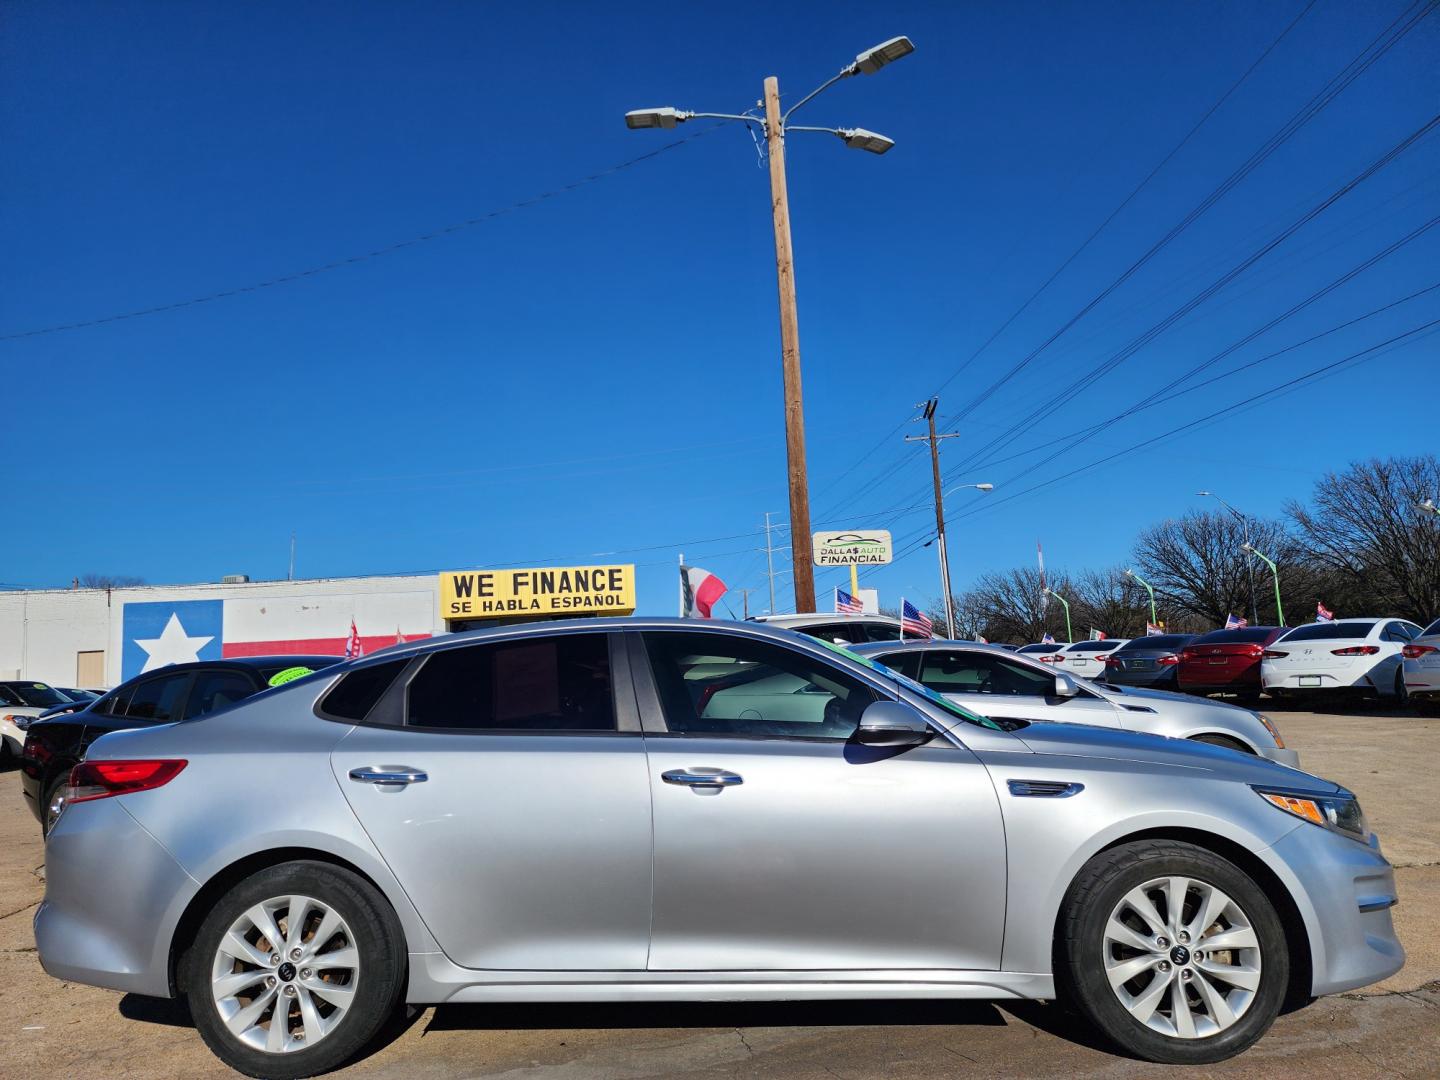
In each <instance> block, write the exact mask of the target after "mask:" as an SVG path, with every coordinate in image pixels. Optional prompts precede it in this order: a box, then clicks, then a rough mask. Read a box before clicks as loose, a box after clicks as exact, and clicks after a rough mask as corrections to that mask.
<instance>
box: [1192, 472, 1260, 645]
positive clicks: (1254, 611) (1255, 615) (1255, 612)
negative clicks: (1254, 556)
mask: <svg viewBox="0 0 1440 1080" xmlns="http://www.w3.org/2000/svg"><path fill="white" fill-rule="evenodd" d="M1195 494H1196V495H1207V496H1209V497H1210V498H1212V499H1214V500H1215V501H1216V502H1218V503H1219V504H1220V505H1221V506H1223V507H1224V508H1225V509H1226V510H1229V511H1230V513H1232V514H1234V515H1235V516H1236V518H1238V519H1239V521H1240V524H1241V525H1243V526H1244V527H1245V543H1247V544H1248V543H1250V519H1249V518H1248V517H1246V516H1245V515H1244V514H1242V513H1241V512H1240V511H1239V510H1236V509H1235V508H1234V507H1233V506H1231V505H1230V504H1229V503H1227V502H1226V501H1225V500H1224V499H1222V498H1220V496H1219V495H1216V494H1215V493H1214V492H1213V491H1197V492H1196V493H1195ZM1245 569H1246V570H1247V571H1248V573H1249V575H1250V618H1252V619H1254V620H1255V625H1256V626H1259V625H1260V609H1259V608H1258V607H1257V606H1256V601H1255V564H1254V563H1253V562H1251V561H1249V560H1248V559H1247V560H1246V561H1245Z"/></svg>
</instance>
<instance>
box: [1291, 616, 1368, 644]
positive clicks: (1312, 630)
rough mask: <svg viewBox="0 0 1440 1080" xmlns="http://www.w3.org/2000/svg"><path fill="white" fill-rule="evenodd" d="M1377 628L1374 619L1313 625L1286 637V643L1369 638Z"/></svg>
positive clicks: (1301, 628) (1293, 631)
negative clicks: (1371, 632)
mask: <svg viewBox="0 0 1440 1080" xmlns="http://www.w3.org/2000/svg"><path fill="white" fill-rule="evenodd" d="M1374 628H1375V620H1374V619H1366V620H1364V621H1363V622H1362V621H1360V620H1351V621H1349V622H1322V623H1311V624H1310V625H1309V626H1299V627H1296V628H1295V629H1294V630H1291V631H1290V633H1288V634H1286V635H1285V640H1286V641H1337V640H1340V639H1342V638H1363V637H1369V636H1370V631H1371V630H1373V629H1374Z"/></svg>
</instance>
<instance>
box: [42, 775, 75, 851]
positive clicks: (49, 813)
mask: <svg viewBox="0 0 1440 1080" xmlns="http://www.w3.org/2000/svg"><path fill="white" fill-rule="evenodd" d="M69 782H70V774H69V773H62V774H61V775H60V776H57V777H56V778H55V779H54V780H51V781H50V783H49V785H48V786H47V787H46V788H45V794H44V796H43V800H42V802H41V803H40V808H41V809H40V835H41V836H42V837H46V836H49V835H50V830H51V829H53V828H55V822H57V821H59V820H60V811H61V810H63V809H65V787H66V785H67V784H68V783H69Z"/></svg>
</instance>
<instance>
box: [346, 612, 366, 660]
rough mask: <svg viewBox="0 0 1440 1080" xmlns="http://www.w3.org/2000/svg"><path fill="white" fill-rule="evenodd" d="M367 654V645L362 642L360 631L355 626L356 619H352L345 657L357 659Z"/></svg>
mask: <svg viewBox="0 0 1440 1080" xmlns="http://www.w3.org/2000/svg"><path fill="white" fill-rule="evenodd" d="M364 655H365V646H364V645H361V644H360V631H359V630H357V629H356V628H355V620H354V619H353V618H352V619H351V620H350V636H349V637H348V638H346V639H345V659H346V660H355V659H358V658H359V657H362V656H364Z"/></svg>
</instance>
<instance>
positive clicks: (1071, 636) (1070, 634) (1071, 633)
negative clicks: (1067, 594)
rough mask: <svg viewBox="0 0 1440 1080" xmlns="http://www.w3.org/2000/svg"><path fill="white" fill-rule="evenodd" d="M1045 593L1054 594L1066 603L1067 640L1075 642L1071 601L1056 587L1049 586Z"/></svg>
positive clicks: (1061, 601)
mask: <svg viewBox="0 0 1440 1080" xmlns="http://www.w3.org/2000/svg"><path fill="white" fill-rule="evenodd" d="M1045 595H1046V596H1053V597H1054V598H1055V599H1056V600H1059V601H1060V603H1062V604H1064V605H1065V640H1066V641H1067V642H1074V640H1075V631H1073V630H1071V629H1070V601H1069V600H1066V599H1065V598H1064V597H1063V596H1061V595H1060V594H1059V593H1058V592H1056V591H1055V590H1054V589H1050V588H1047V589H1046V590H1045Z"/></svg>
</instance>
